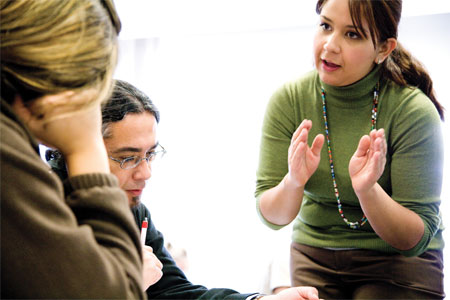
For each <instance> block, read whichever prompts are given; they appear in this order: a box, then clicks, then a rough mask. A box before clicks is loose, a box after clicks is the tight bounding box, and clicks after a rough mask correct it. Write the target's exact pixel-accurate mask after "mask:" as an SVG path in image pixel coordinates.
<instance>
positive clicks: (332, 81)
mask: <svg viewBox="0 0 450 300" xmlns="http://www.w3.org/2000/svg"><path fill="white" fill-rule="evenodd" d="M363 27H364V31H365V32H366V34H367V38H364V37H363V36H360V35H359V34H358V33H357V32H356V30H355V27H354V26H353V23H352V19H351V17H350V10H349V6H348V0H328V1H327V2H326V3H325V5H324V6H323V7H322V12H321V13H320V25H319V28H318V30H317V32H316V35H315V37H314V61H315V65H316V69H317V71H318V72H319V76H320V79H321V80H322V81H323V82H325V83H326V84H329V85H334V86H345V85H349V84H352V83H354V82H356V81H358V80H360V79H361V78H363V77H364V76H366V75H367V74H368V73H369V72H370V71H371V70H372V68H373V67H374V63H375V62H376V60H377V55H378V49H374V45H373V43H372V39H371V37H370V32H369V30H368V26H367V22H366V21H365V20H364V22H363Z"/></svg>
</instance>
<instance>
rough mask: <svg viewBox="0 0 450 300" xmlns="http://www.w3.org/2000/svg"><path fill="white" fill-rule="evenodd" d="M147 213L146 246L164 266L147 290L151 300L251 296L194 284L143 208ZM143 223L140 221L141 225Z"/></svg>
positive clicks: (148, 212) (145, 215)
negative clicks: (170, 251)
mask: <svg viewBox="0 0 450 300" xmlns="http://www.w3.org/2000/svg"><path fill="white" fill-rule="evenodd" d="M143 207H144V209H145V213H144V214H143V215H142V216H140V219H144V217H147V219H148V220H149V227H148V230H147V237H146V241H145V244H146V245H148V246H150V247H152V248H153V252H154V253H155V255H156V256H157V257H158V259H159V260H160V261H161V263H162V264H163V269H162V271H163V276H162V278H161V279H160V280H159V281H158V282H157V283H155V284H154V285H152V286H150V287H149V288H148V289H147V296H148V298H149V299H199V300H200V299H205V300H206V299H212V300H219V299H224V300H225V299H226V300H233V299H236V300H238V299H246V298H247V297H248V296H249V295H251V294H239V293H238V292H236V291H234V290H232V289H220V288H216V289H207V288H206V287H204V286H201V285H194V284H192V283H191V282H190V281H189V280H188V279H187V278H186V276H185V275H184V273H183V271H182V270H181V269H180V268H178V266H177V265H176V263H175V261H174V260H173V258H172V256H171V255H170V254H169V252H168V250H167V249H166V248H165V246H164V237H163V235H162V233H161V232H159V231H158V230H157V229H156V227H155V225H154V223H153V222H152V219H151V215H150V211H149V210H148V209H147V208H146V207H145V206H143ZM141 222H142V221H141V220H139V223H141Z"/></svg>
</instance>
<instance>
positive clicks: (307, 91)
mask: <svg viewBox="0 0 450 300" xmlns="http://www.w3.org/2000/svg"><path fill="white" fill-rule="evenodd" d="M318 84H319V76H318V73H317V71H316V70H312V71H309V72H308V73H306V74H304V75H302V76H301V77H299V78H296V79H294V80H291V81H288V82H286V83H284V84H283V85H281V86H280V87H279V88H278V89H276V90H275V92H274V93H273V95H272V97H271V98H270V101H269V109H272V108H275V107H280V106H281V107H283V108H284V107H286V106H296V105H297V103H298V102H299V101H301V100H302V99H304V98H305V97H308V96H309V95H313V94H314V91H315V90H316V88H317V86H318Z"/></svg>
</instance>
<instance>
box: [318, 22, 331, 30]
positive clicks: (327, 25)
mask: <svg viewBox="0 0 450 300" xmlns="http://www.w3.org/2000/svg"><path fill="white" fill-rule="evenodd" d="M319 26H320V27H322V29H323V30H330V29H331V27H330V25H329V24H327V23H320V25H319Z"/></svg>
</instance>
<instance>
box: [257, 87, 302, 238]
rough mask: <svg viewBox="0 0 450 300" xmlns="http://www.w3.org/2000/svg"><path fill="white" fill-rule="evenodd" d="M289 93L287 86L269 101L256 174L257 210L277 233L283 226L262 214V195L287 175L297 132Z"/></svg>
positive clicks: (263, 220) (261, 217)
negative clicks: (293, 138) (292, 141)
mask: <svg viewBox="0 0 450 300" xmlns="http://www.w3.org/2000/svg"><path fill="white" fill-rule="evenodd" d="M290 93H291V90H290V89H289V88H288V86H287V85H285V86H283V87H281V88H279V89H278V90H277V91H276V92H275V93H274V94H273V95H272V97H271V98H270V100H269V103H268V105H267V108H266V112H265V115H264V120H263V125H262V132H261V142H260V148H259V165H258V170H257V172H256V177H257V180H256V191H255V197H256V209H257V212H258V215H259V217H260V219H261V221H262V222H263V223H264V224H265V225H267V226H268V227H269V228H271V229H274V230H278V229H281V228H283V227H284V226H281V225H276V224H273V223H271V222H269V221H268V220H267V219H265V218H264V216H263V215H262V213H261V210H260V206H259V201H260V197H261V195H262V194H263V193H264V192H265V191H267V190H269V189H271V188H273V187H274V186H276V185H278V184H279V183H280V181H281V180H282V179H283V177H284V176H285V175H286V173H287V172H288V161H287V154H288V149H289V145H290V143H291V138H292V135H293V132H294V131H295V129H296V122H295V117H294V114H293V111H294V110H293V109H292V103H291V98H292V97H291V96H290Z"/></svg>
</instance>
